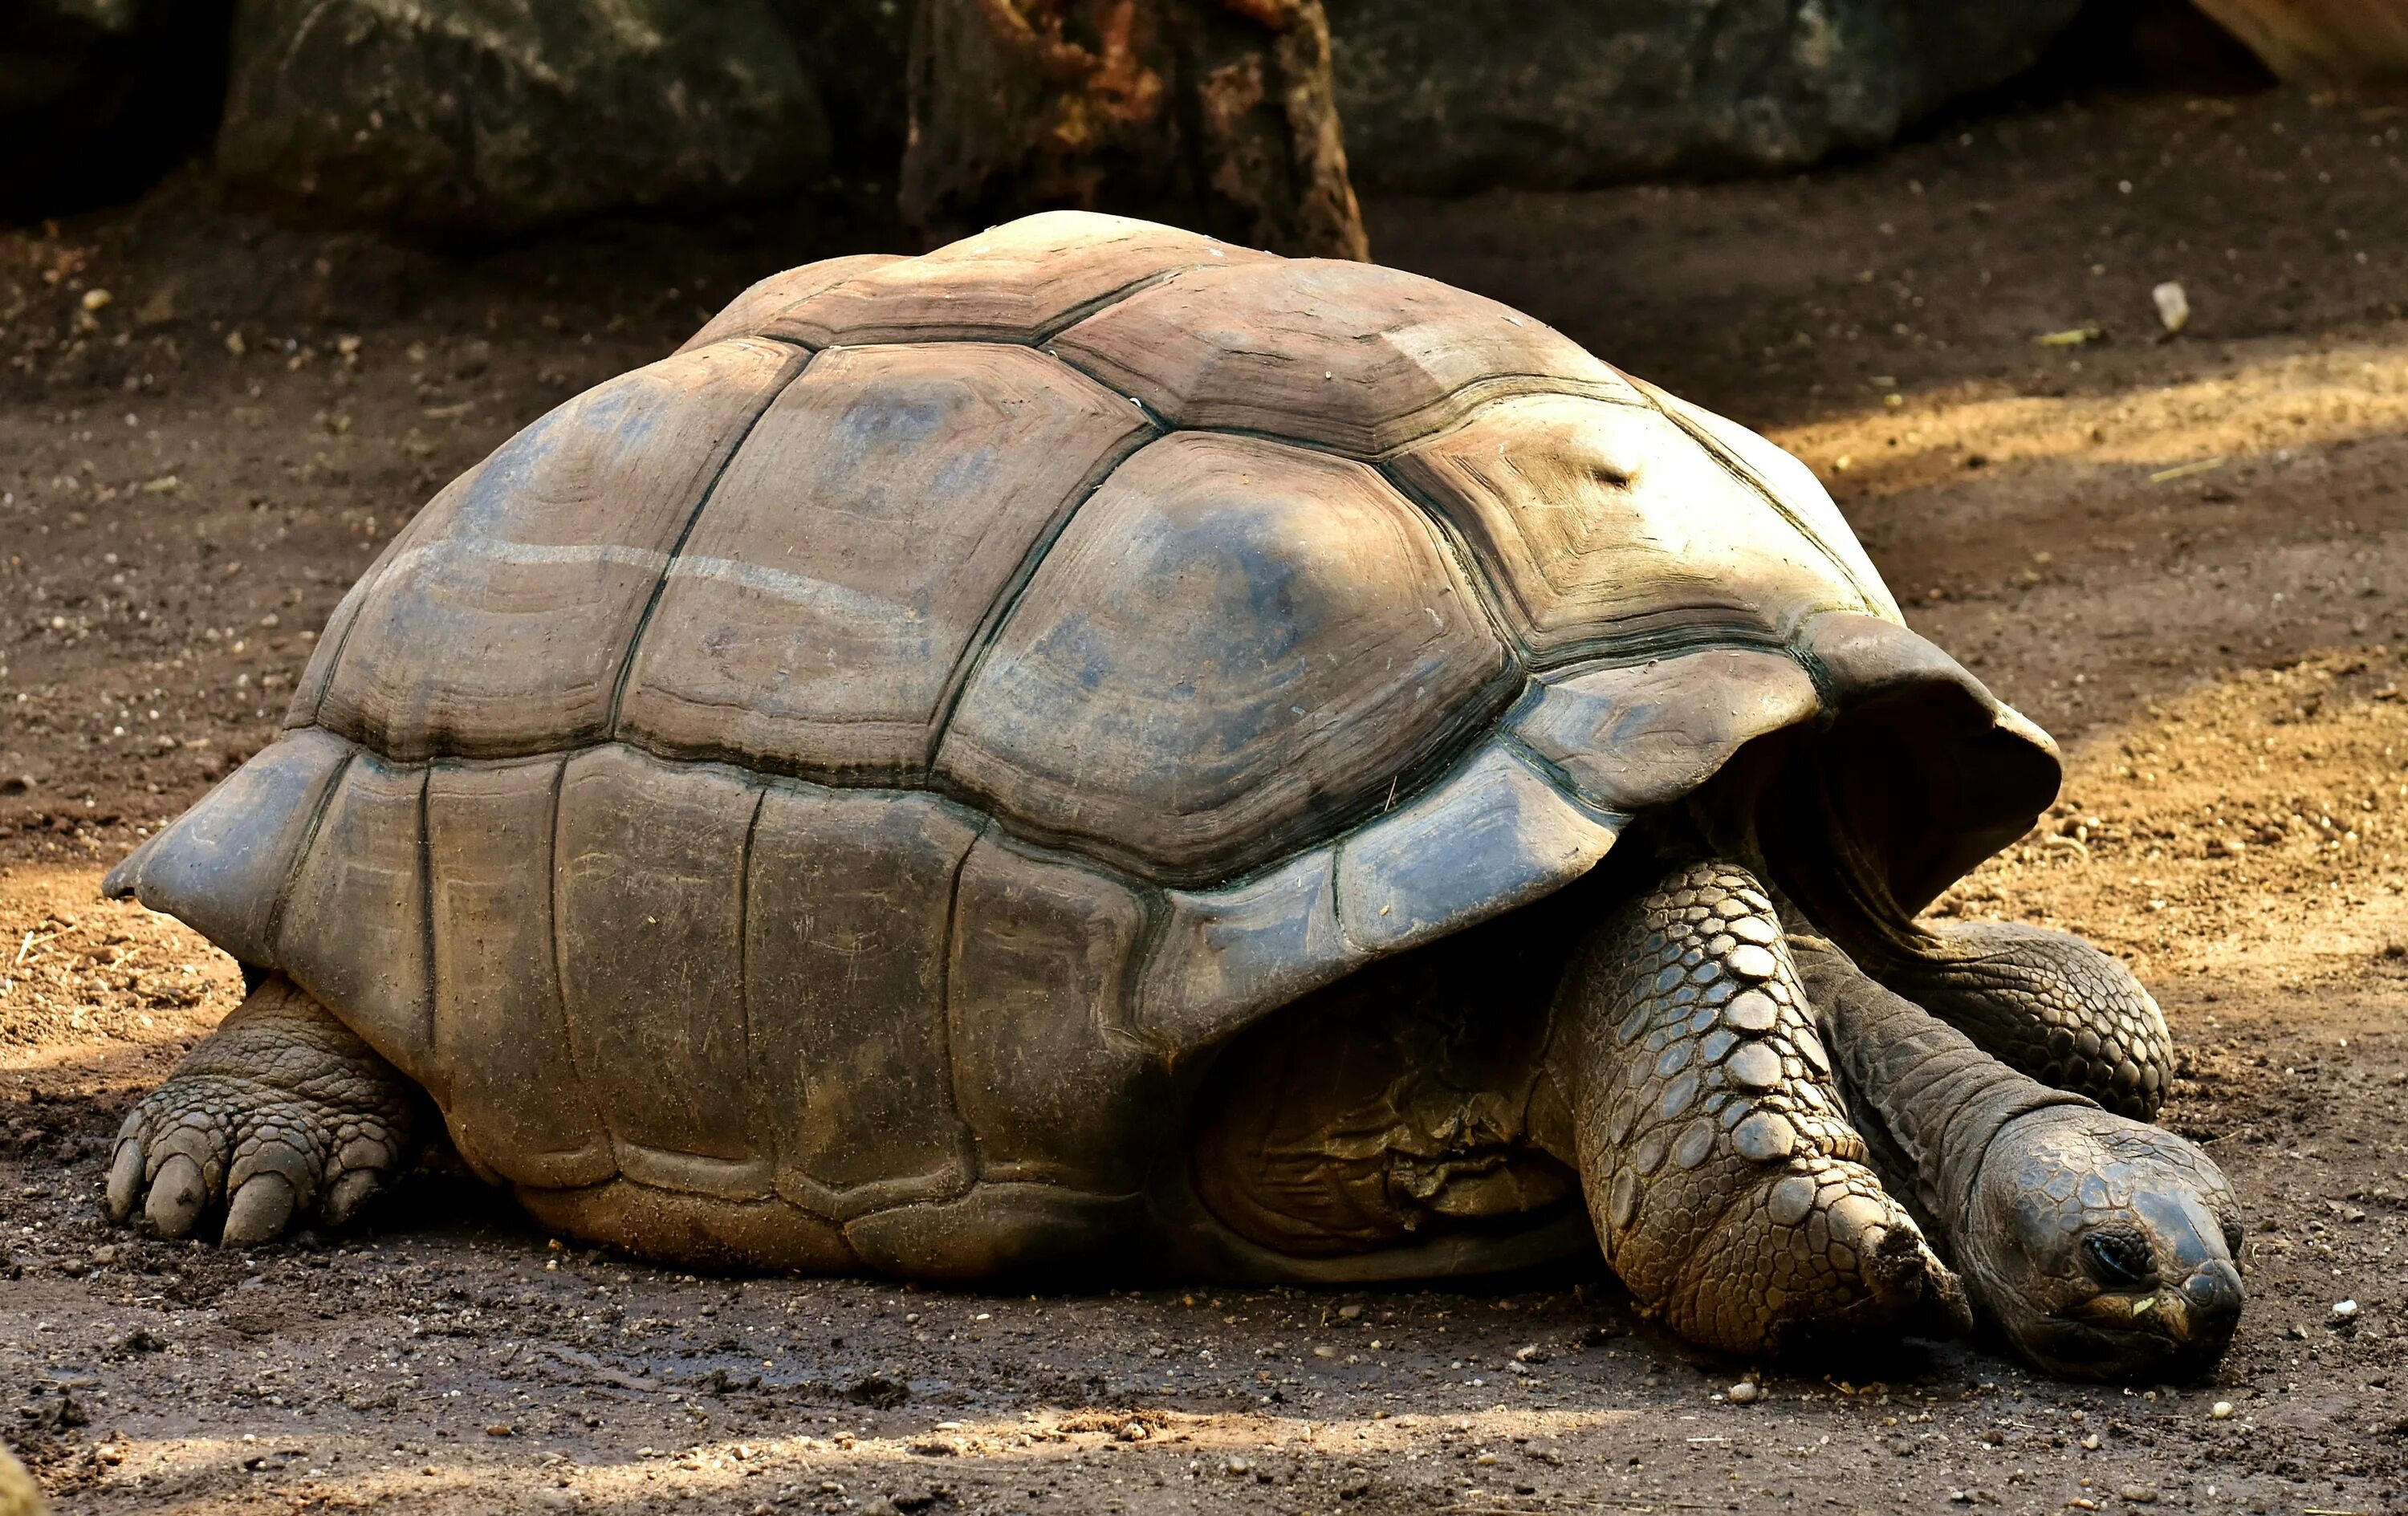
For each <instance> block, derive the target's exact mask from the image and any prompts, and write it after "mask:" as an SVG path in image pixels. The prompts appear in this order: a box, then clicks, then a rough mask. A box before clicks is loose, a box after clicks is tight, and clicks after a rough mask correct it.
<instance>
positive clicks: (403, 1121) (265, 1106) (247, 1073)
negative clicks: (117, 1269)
mask: <svg viewBox="0 0 2408 1516" xmlns="http://www.w3.org/2000/svg"><path fill="white" fill-rule="evenodd" d="M425 1107H426V1099H425V1096H424V1095H423V1094H422V1093H421V1092H420V1091H419V1088H418V1086H417V1085H415V1084H413V1083H411V1082H410V1081H409V1080H408V1079H405V1078H404V1077H403V1076H402V1074H401V1073H400V1071H399V1070H397V1069H395V1068H394V1066H393V1065H391V1064H389V1063H387V1062H385V1061H384V1060H383V1059H382V1058H380V1057H379V1056H378V1055H377V1053H376V1052H375V1051H373V1050H372V1049H370V1048H369V1047H368V1045H367V1044H366V1043H365V1042H363V1041H361V1040H360V1038H359V1036H358V1034H356V1033H354V1032H353V1031H352V1030H351V1028H350V1027H348V1026H345V1025H344V1024H343V1023H341V1022H340V1021H337V1019H336V1018H335V1015H334V1013H333V1012H332V1011H329V1010H328V1009H327V1008H325V1007H323V1006H322V1005H320V1004H319V1003H318V1002H317V1001H315V1000H313V999H311V998H310V997H309V995H308V994H307V993H306V992H304V991H303V990H302V989H301V988H300V987H299V986H297V985H295V984H294V982H293V981H292V980H288V979H286V978H284V977H283V976H282V975H280V974H278V975H270V976H269V977H268V978H266V979H265V980H262V981H261V982H260V983H259V985H258V987H257V988H255V989H254V990H252V991H251V994H250V996H249V998H247V999H245V1000H244V1001H243V1003H242V1004H241V1005H240V1006H238V1007H236V1008H235V1011H234V1013H233V1014H232V1015H230V1016H228V1017H227V1018H226V1019H225V1021H224V1022H223V1023H222V1024H221V1025H220V1026H219V1027H218V1029H217V1031H216V1032H215V1033H214V1034H212V1035H211V1036H210V1037H208V1040H206V1041H204V1042H203V1043H202V1044H201V1045H200V1046H199V1047H197V1048H194V1049H193V1051H191V1052H190V1053H189V1054H187V1055H186V1056H185V1058H184V1061H183V1062H182V1063H181V1064H179V1065H177V1066H176V1071H175V1072H174V1073H173V1074H170V1075H168V1076H167V1080H166V1082H165V1083H164V1084H162V1085H160V1086H159V1088H158V1089H156V1090H153V1091H152V1092H151V1093H150V1094H148V1095H146V1096H145V1097H144V1098H143V1100H142V1102H141V1103H140V1104H139V1105H137V1106H136V1107H135V1108H134V1109H133V1111H132V1113H130V1114H129V1115H128V1116H127V1117H126V1118H125V1124H124V1125H123V1126H122V1127H121V1128H120V1129H119V1131H118V1134H117V1156H116V1160H115V1162H114V1163H113V1164H112V1165H111V1166H110V1168H109V1174H108V1213H109V1215H110V1217H111V1218H112V1219H114V1220H116V1221H120V1222H122V1221H125V1220H127V1219H128V1218H129V1217H131V1216H132V1215H133V1214H134V1210H135V1208H136V1206H137V1205H140V1206H141V1207H142V1209H143V1210H144V1213H145V1214H146V1215H147V1216H148V1217H149V1218H150V1224H151V1225H152V1227H154V1228H155V1229H157V1231H158V1232H159V1234H160V1235H161V1236H163V1237H186V1236H189V1235H190V1234H191V1233H192V1232H193V1229H194V1228H195V1227H196V1226H197V1225H198V1224H199V1223H200V1222H201V1220H202V1218H203V1217H204V1216H205V1215H208V1214H209V1213H211V1212H214V1211H216V1210H217V1209H219V1208H220V1207H221V1206H222V1207H223V1208H224V1214H225V1225H224V1230H223V1238H222V1239H223V1241H224V1242H226V1243H227V1244H229V1245H234V1246H241V1245H244V1244H248V1243H254V1242H265V1241H267V1240H268V1239H270V1238H272V1237H277V1236H278V1235H279V1234H281V1233H282V1232H283V1231H284V1230H285V1228H286V1227H287V1226H288V1225H289V1224H291V1223H292V1220H293V1218H294V1217H295V1216H296V1215H299V1216H307V1215H309V1214H312V1213H314V1214H316V1215H317V1216H318V1217H319V1218H320V1219H322V1220H323V1221H325V1222H328V1223H340V1222H342V1221H345V1220H347V1219H348V1218H350V1217H351V1215H352V1214H353V1213H354V1212H355V1211H357V1210H358V1209H359V1207H360V1204H361V1202H363V1201H365V1200H366V1199H367V1197H368V1196H369V1195H371V1194H375V1193H376V1192H377V1191H378V1190H379V1189H380V1188H381V1187H382V1186H383V1185H384V1183H385V1182H386V1181H387V1180H389V1179H390V1178H391V1177H392V1176H393V1175H394V1173H396V1172H398V1171H399V1169H400V1168H401V1166H402V1165H404V1164H405V1163H407V1162H409V1160H410V1159H411V1157H412V1156H414V1154H415V1153H416V1151H417V1144H418V1136H419V1133H420V1132H421V1131H422V1130H423V1129H424V1127H425V1124H426V1123H425ZM229 1197H231V1198H230V1199H229Z"/></svg>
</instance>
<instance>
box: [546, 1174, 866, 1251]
mask: <svg viewBox="0 0 2408 1516" xmlns="http://www.w3.org/2000/svg"><path fill="white" fill-rule="evenodd" d="M518 1197H519V1201H520V1203H521V1204H522V1205H524V1206H525V1207H526V1208H527V1209H528V1210H529V1211H530V1212H532V1213H533V1214H534V1216H535V1218H536V1220H537V1221H538V1223H541V1224H542V1225H543V1226H544V1228H545V1229H546V1230H548V1231H551V1232H554V1233H557V1234H559V1235H561V1236H564V1237H582V1238H585V1239H586V1240H588V1241H592V1242H598V1243H600V1244H602V1245H603V1246H605V1247H609V1248H617V1249H619V1250H621V1251H624V1252H627V1253H631V1254H633V1255H634V1256H636V1257H638V1258H649V1259H652V1260H653V1261H654V1262H656V1263H661V1264H678V1265H682V1266H686V1267H689V1268H768V1269H781V1270H783V1269H808V1270H811V1271H814V1272H818V1273H825V1274H839V1273H843V1272H846V1271H848V1270H851V1269H854V1268H858V1267H860V1266H861V1259H860V1258H859V1257H858V1256H856V1255H855V1254H854V1252H853V1249H852V1248H851V1247H850V1246H848V1245H847V1244H846V1242H845V1240H844V1234H843V1233H842V1232H841V1231H840V1230H839V1228H838V1227H837V1225H836V1223H833V1222H829V1221H827V1220H824V1218H821V1217H818V1216H814V1215H812V1214H810V1212H809V1211H806V1210H803V1209H800V1208H798V1207H796V1206H790V1205H786V1204H784V1203H783V1202H781V1201H776V1200H768V1201H749V1202H747V1201H735V1200H727V1199H723V1198H719V1197H716V1196H712V1195H707V1194H691V1193H681V1192H679V1191H676V1190H665V1189H660V1188H656V1187H654V1186H652V1185H649V1184H639V1183H634V1182H631V1181H629V1180H612V1181H610V1182H609V1183H604V1184H594V1185H589V1186H585V1187H582V1188H575V1189H570V1188H554V1187H552V1186H549V1185H543V1184H538V1183H533V1182H529V1183H523V1184H521V1185H520V1186H519V1187H518Z"/></svg>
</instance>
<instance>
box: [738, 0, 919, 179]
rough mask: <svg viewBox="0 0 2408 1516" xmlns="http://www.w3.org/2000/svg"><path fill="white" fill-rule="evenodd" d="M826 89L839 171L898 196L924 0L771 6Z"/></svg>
mask: <svg viewBox="0 0 2408 1516" xmlns="http://www.w3.org/2000/svg"><path fill="white" fill-rule="evenodd" d="M770 4H771V6H772V7H774V8H775V10H776V11H777V13H778V15H779V17H780V18H781V21H783V22H784V25H785V28H786V34H787V36H791V37H792V38H793V39H794V44H795V50H796V53H797V54H799V55H800V56H801V58H802V60H803V64H804V66H805V67H806V68H809V69H810V71H811V74H812V77H813V78H814V79H816V80H817V81H818V83H819V91H820V103H821V105H822V106H824V107H825V108H826V111H827V122H828V137H829V147H830V150H831V157H832V160H833V167H834V169H835V172H836V173H837V174H839V175H840V176H842V177H843V178H844V179H846V180H848V181H849V182H851V183H853V184H854V185H856V186H857V187H858V188H860V189H861V190H862V191H864V192H865V193H870V194H877V193H881V192H883V193H893V192H894V189H895V176H896V172H897V171H898V169H899V167H900V165H901V164H902V162H903V138H904V133H905V130H906V127H907V125H908V122H907V117H908V116H909V114H910V113H909V111H908V110H907V108H906V107H905V90H904V68H905V66H906V64H907V62H908V60H909V59H910V55H911V12H912V10H913V8H914V7H915V5H916V0H770Z"/></svg>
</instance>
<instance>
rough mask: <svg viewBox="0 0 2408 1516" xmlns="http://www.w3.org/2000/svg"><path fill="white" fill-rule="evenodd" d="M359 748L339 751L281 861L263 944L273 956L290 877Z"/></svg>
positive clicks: (297, 873) (314, 840) (311, 846)
mask: <svg viewBox="0 0 2408 1516" xmlns="http://www.w3.org/2000/svg"><path fill="white" fill-rule="evenodd" d="M362 751H365V750H363V749H361V748H358V747H354V748H352V749H351V751H349V752H347V753H345V754H343V756H342V760H341V761H340V762H339V763H337V764H336V765H335V771H334V773H332V774H330V775H328V776H327V778H326V787H325V788H324V789H323V790H321V791H320V792H319V793H318V799H317V801H316V803H315V804H313V805H311V806H310V808H309V820H308V823H307V824H306V825H305V826H304V827H303V828H302V832H301V845H300V846H299V847H297V848H295V849H294V850H293V856H292V857H291V858H290V859H289V860H287V861H286V863H285V865H284V882H282V883H281V884H279V885H278V886H277V887H276V899H275V901H274V902H273V903H272V904H270V905H269V906H268V908H267V929H266V933H265V936H266V939H267V940H266V948H267V951H269V952H270V953H272V954H275V955H276V956H277V957H279V958H280V957H282V956H283V950H282V947H281V939H282V938H283V936H284V908H285V907H286V905H287V904H289V903H290V902H291V900H292V896H293V885H294V880H298V879H299V878H300V877H301V867H302V865H305V864H307V863H308V861H309V854H310V852H311V851H313V850H315V849H316V847H317V846H318V828H319V827H321V826H322V825H323V824H325V821H326V808H327V807H329V806H331V805H333V804H334V803H335V792H336V791H337V790H338V789H341V788H342V785H343V780H344V779H346V778H348V777H349V776H350V774H351V761H352V760H353V759H355V758H357V757H358V756H359V755H360V753H361V752H362ZM259 966H260V967H262V968H270V967H275V966H277V965H271V964H262V965H259Z"/></svg>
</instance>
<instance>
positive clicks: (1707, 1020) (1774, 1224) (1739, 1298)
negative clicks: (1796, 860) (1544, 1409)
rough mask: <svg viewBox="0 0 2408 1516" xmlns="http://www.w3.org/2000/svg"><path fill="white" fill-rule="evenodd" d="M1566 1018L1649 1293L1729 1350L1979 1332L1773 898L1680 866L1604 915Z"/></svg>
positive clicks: (1585, 1155)
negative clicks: (1876, 1151) (1845, 1072)
mask: <svg viewBox="0 0 2408 1516" xmlns="http://www.w3.org/2000/svg"><path fill="white" fill-rule="evenodd" d="M1555 1013H1556V1015H1557V1016H1558V1017H1562V1018H1570V1020H1569V1021H1568V1022H1567V1023H1559V1024H1563V1025H1564V1026H1565V1027H1566V1032H1567V1034H1568V1037H1569V1040H1570V1045H1571V1047H1572V1049H1573V1050H1574V1056H1575V1057H1576V1058H1577V1059H1578V1061H1579V1069H1578V1073H1577V1076H1576V1080H1575V1082H1574V1088H1575V1089H1576V1090H1577V1091H1578V1094H1577V1097H1576V1108H1577V1109H1576V1116H1575V1123H1576V1127H1577V1138H1578V1143H1579V1150H1580V1169H1581V1176H1582V1182H1583V1186H1584V1190H1585V1192H1586V1194H1587V1195H1588V1200H1589V1209H1590V1213H1591V1215H1592V1217H1593V1218H1594V1219H1595V1221H1596V1223H1597V1230H1598V1240H1599V1242H1600V1243H1601V1244H1602V1245H1603V1247H1604V1249H1605V1254H1606V1259H1607V1261H1608V1262H1609V1263H1610V1264H1611V1265H1613V1269H1614V1272H1615V1273H1616V1274H1617V1275H1618V1276H1619V1277H1620V1278H1621V1280H1622V1281H1623V1283H1624V1285H1625V1286H1626V1287H1627V1288H1628V1289H1629V1290H1630V1292H1631V1294H1633V1296H1634V1297H1636V1298H1637V1300H1638V1301H1639V1303H1640V1305H1641V1309H1645V1310H1646V1311H1648V1312H1649V1313H1650V1314H1652V1315H1656V1316H1657V1317H1659V1318H1660V1319H1662V1320H1663V1321H1664V1323H1666V1324H1667V1325H1669V1326H1670V1327H1671V1328H1672V1329H1673V1330H1675V1331H1677V1332H1679V1333H1680V1334H1681V1335H1682V1336H1684V1337H1688V1338H1690V1339H1691V1340H1693V1341H1697V1342H1699V1343H1702V1344H1704V1345H1707V1346H1710V1347H1714V1348H1720V1349H1723V1350H1725V1351H1727V1352H1778V1351H1780V1350H1781V1349H1782V1348H1783V1347H1784V1346H1785V1345H1786V1344H1790V1343H1794V1342H1795V1341H1796V1340H1798V1339H1799V1338H1800V1337H1807V1336H1812V1335H1814V1334H1818V1333H1824V1332H1831V1331H1838V1330H1855V1331H1876V1332H1877V1331H1885V1330H1887V1331H1900V1330H1925V1331H1939V1332H1961V1331H1964V1330H1966V1329H1967V1328H1969V1327H1970V1326H1971V1315H1970V1313H1969V1312H1968V1309H1967V1307H1966V1304H1965V1298H1964V1293H1963V1289H1962V1287H1961V1285H1960V1284H1959V1283H1958V1281H1957V1278H1956V1276H1955V1275H1954V1274H1952V1273H1950V1272H1949V1270H1948V1268H1947V1267H1946V1266H1944V1265H1942V1263H1941V1262H1940V1260H1939V1259H1938V1258H1937V1257H1936V1256H1935V1255H1934V1254H1933V1253H1932V1251H1931V1250H1930V1248H1929V1247H1928V1246H1927V1245H1926V1242H1925V1240H1924V1237H1923V1234H1922V1232H1921V1230H1920V1229H1919V1228H1918V1227H1917V1226H1916V1225H1915V1223H1914V1220H1913V1218H1912V1217H1910V1216H1909V1215H1908V1214H1907V1212H1906V1211H1905V1210H1904V1209H1902V1208H1901V1207H1900V1206H1899V1203H1898V1201H1897V1200H1896V1199H1894V1198H1893V1197H1892V1196H1891V1195H1890V1194H1888V1193H1887V1192H1886V1191H1885V1190H1884V1189H1883V1188H1882V1185H1881V1181H1880V1180H1879V1179H1877V1178H1876V1177H1875V1176H1874V1174H1873V1172H1872V1171H1871V1169H1870V1168H1868V1167H1867V1166H1866V1163H1865V1159H1866V1153H1865V1148H1864V1144H1863V1141H1862V1139H1861V1138H1860V1137H1858V1136H1857V1134H1856V1131H1855V1130H1854V1129H1853V1128H1852V1127H1851V1126H1850V1125H1849V1124H1848V1122H1847V1119H1846V1117H1845V1114H1844V1112H1843V1108H1842V1104H1841V1101H1840V1098H1839V1094H1838V1091H1837V1089H1836V1087H1835V1086H1834V1084H1833V1080H1832V1068H1831V1064H1830V1060H1829V1057H1828V1053H1827V1052H1826V1051H1825V1050H1824V1048H1823V1046H1822V1044H1821V1042H1820V1040H1819V1039H1818V1038H1817V1037H1816V1034H1815V1031H1814V1026H1813V1014H1812V1012H1811V1011H1810V1009H1809V1008H1808V1006H1807V1002H1806V998H1805V994H1804V993H1803V991H1802V990H1801V989H1800V988H1799V982H1798V975H1797V971H1796V969H1795V967H1794V966H1793V965H1792V964H1791V963H1790V960H1789V955H1788V952H1787V950H1786V949H1785V946H1784V945H1783V941H1782V932H1781V925H1780V922H1779V921H1778V920H1777V919H1776V917H1775V916H1774V914H1773V909H1772V904H1771V902H1770V899H1769V898H1768V897H1767V896H1766V895H1765V894H1764V893H1763V891H1762V890H1761V888H1760V887H1759V886H1758V885H1757V883H1756V880H1754V879H1753V878H1751V877H1750V876H1749V875H1748V874H1747V873H1746V872H1745V871H1744V870H1742V869H1738V868H1734V867H1731V866H1729V865H1717V864H1700V865H1694V866H1692V867H1689V868H1685V869H1681V870H1677V871H1675V872H1674V873H1673V874H1672V875H1671V876H1670V877H1669V878H1667V879H1666V880H1664V881H1663V883H1661V884H1660V885H1659V886H1657V887H1656V889H1655V890H1653V891H1651V892H1649V893H1648V894H1645V895H1643V896H1641V898H1640V899H1638V900H1636V901H1634V902H1632V904H1631V905H1630V906H1628V907H1626V908H1624V909H1623V910H1622V911H1621V912H1619V913H1617V915H1616V917H1615V918H1614V919H1613V921H1611V922H1607V923H1605V924H1604V925H1603V926H1601V927H1600V929H1599V930H1598V934H1597V935H1596V936H1595V937H1592V938H1591V940H1590V942H1589V944H1588V945H1587V946H1586V948H1585V949H1584V951H1583V952H1582V954H1581V955H1580V957H1579V958H1578V959H1577V960H1576V961H1575V963H1574V965H1573V967H1572V969H1571V971H1570V973H1569V974H1568V975H1567V977H1566V979H1565V981H1564V987H1563V990H1562V992H1561V996H1560V998H1559V1001H1558V1005H1557V1008H1556V1012H1555Z"/></svg>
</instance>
